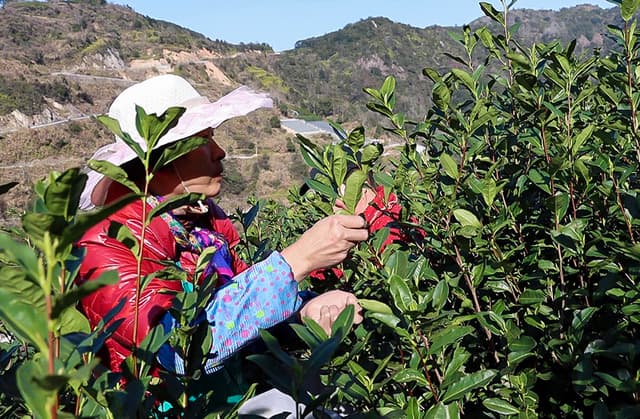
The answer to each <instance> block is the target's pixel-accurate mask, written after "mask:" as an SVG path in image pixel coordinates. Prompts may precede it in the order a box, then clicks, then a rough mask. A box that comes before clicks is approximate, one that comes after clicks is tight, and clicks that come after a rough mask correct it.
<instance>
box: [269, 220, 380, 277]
mask: <svg viewBox="0 0 640 419" xmlns="http://www.w3.org/2000/svg"><path fill="white" fill-rule="evenodd" d="M368 237H369V232H368V231H367V222H366V221H365V220H364V219H363V218H362V217H360V216H357V215H332V216H329V217H326V218H323V219H322V220H320V221H318V222H317V223H315V224H314V225H313V226H312V227H311V228H310V229H309V230H307V231H306V232H305V233H304V234H303V235H302V236H300V238H299V239H298V240H297V241H296V242H295V243H293V244H292V245H291V246H289V247H287V248H286V249H284V250H283V251H282V252H280V254H281V255H282V257H283V258H284V259H285V260H286V261H287V263H288V264H289V266H291V270H292V271H293V277H294V278H295V279H296V281H301V280H302V279H304V278H305V277H306V276H307V275H308V274H309V273H310V272H313V271H315V270H316V269H321V268H328V267H330V266H333V265H336V264H338V263H340V262H342V261H343V260H344V259H345V258H346V257H347V254H348V253H349V250H350V249H351V248H352V247H353V246H355V245H356V244H357V243H359V242H361V241H363V240H366V239H367V238H368Z"/></svg>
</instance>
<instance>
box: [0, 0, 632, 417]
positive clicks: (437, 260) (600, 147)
mask: <svg viewBox="0 0 640 419" xmlns="http://www.w3.org/2000/svg"><path fill="white" fill-rule="evenodd" d="M505 4H506V1H505V2H503V5H505ZM482 7H483V11H484V12H485V14H486V15H487V17H488V18H489V19H490V20H491V22H493V23H492V25H497V26H496V27H497V28H498V30H496V31H493V30H491V29H488V28H487V27H486V26H478V27H475V28H473V27H471V26H467V27H464V28H462V29H461V33H460V34H459V36H458V39H459V44H460V50H461V51H462V52H461V53H459V54H457V55H456V54H454V53H451V57H450V58H451V60H452V61H453V62H455V63H457V64H456V65H455V66H452V67H451V68H445V69H440V68H429V67H426V68H424V70H423V71H422V74H423V75H424V77H425V78H427V79H428V80H429V81H430V83H431V85H432V89H431V90H432V95H431V97H430V100H431V103H432V104H431V105H429V106H428V107H425V108H424V109H423V110H422V112H420V115H419V117H417V118H415V119H414V118H409V117H407V116H405V113H404V110H401V109H399V104H400V103H401V102H402V101H401V100H400V98H401V95H402V93H401V92H399V91H398V90H397V89H398V83H397V80H396V79H395V78H394V77H391V76H389V77H386V78H385V79H384V81H383V82H382V83H380V84H378V85H375V86H362V87H363V88H364V93H365V94H366V95H367V97H368V101H367V102H366V103H365V105H366V107H367V108H368V109H369V110H370V111H373V112H374V113H376V114H378V115H380V117H381V118H382V121H383V122H382V128H383V129H384V130H385V131H386V132H387V133H389V134H390V135H393V136H394V138H397V139H398V140H399V141H400V142H401V144H402V150H401V153H400V154H399V155H398V156H396V157H393V158H392V159H391V160H390V161H387V160H385V159H383V158H382V155H381V153H382V152H383V151H384V150H383V147H382V146H381V145H376V144H367V143H366V141H365V140H366V135H365V133H366V130H365V129H364V128H362V127H357V128H355V129H351V130H349V129H346V130H345V132H344V134H345V137H346V140H345V141H344V142H343V143H339V144H332V143H326V144H318V143H317V142H316V141H312V140H310V139H308V138H304V137H298V140H299V144H300V148H301V152H302V157H303V159H304V161H305V163H306V164H307V165H308V166H309V167H310V168H313V169H314V173H315V175H314V178H313V179H309V180H308V185H309V186H310V191H309V192H307V193H306V194H304V195H302V196H301V195H300V194H299V192H298V191H297V188H296V189H292V190H291V193H290V199H289V202H288V203H287V204H286V205H284V204H282V203H280V202H276V201H275V200H260V201H257V202H256V201H252V204H254V205H253V206H252V207H251V208H249V209H248V210H246V211H244V210H238V211H237V212H236V213H235V214H234V216H235V218H236V221H237V222H238V224H239V225H241V226H242V239H241V243H240V245H239V249H241V251H242V252H243V256H244V257H245V258H246V259H247V260H252V261H253V260H259V259H261V258H263V257H264V256H265V255H266V254H267V253H268V252H269V251H270V250H271V249H277V248H282V247H283V246H284V245H286V244H289V243H290V242H291V241H292V240H294V238H295V237H296V236H297V235H298V234H299V233H300V232H301V231H302V230H303V229H304V227H305V226H308V225H309V224H310V223H312V222H313V221H315V220H317V219H319V218H321V217H322V216H323V215H324V214H326V213H329V212H331V211H332V204H333V203H334V202H335V200H336V199H337V198H341V199H343V201H344V202H345V203H346V207H347V210H348V211H353V208H354V207H355V202H357V200H358V198H359V196H360V194H361V188H362V186H363V184H364V183H365V181H366V179H367V178H368V175H369V174H371V175H372V176H373V177H374V179H375V180H376V182H378V183H379V184H381V185H383V186H384V187H385V188H386V189H387V190H388V191H389V192H394V194H395V195H396V196H397V198H398V200H399V203H400V204H401V206H402V208H403V211H402V213H401V215H400V227H402V228H405V229H406V230H407V233H408V234H409V236H408V239H407V240H404V241H403V242H401V243H394V244H390V245H388V246H386V247H385V248H384V249H382V247H383V243H384V242H385V239H386V237H387V235H388V234H389V231H388V229H382V230H380V231H378V232H376V233H375V234H373V235H372V237H371V238H370V239H369V240H368V241H367V242H365V243H362V244H361V245H359V246H358V248H356V249H355V251H354V252H353V253H352V255H351V257H350V258H349V259H348V260H346V261H345V262H344V263H343V264H342V265H341V266H340V269H341V270H342V272H343V274H344V276H343V278H342V279H341V280H340V282H339V283H335V282H328V281H317V282H314V281H312V280H308V281H307V283H306V285H307V286H308V287H309V289H311V290H323V289H327V288H332V287H340V288H344V289H349V290H352V291H353V292H354V293H355V294H356V295H357V296H358V298H359V299H360V302H361V304H362V306H363V307H364V308H365V321H364V322H363V323H362V324H360V325H358V326H357V327H353V326H352V325H351V320H352V316H353V311H349V310H347V311H345V312H344V314H343V315H341V316H340V317H339V319H338V321H337V323H336V325H335V327H334V328H333V330H332V333H331V336H327V334H326V333H324V331H323V330H322V329H321V328H319V326H318V325H317V324H315V323H313V322H310V321H307V322H305V323H304V324H294V325H292V326H291V327H292V329H293V332H294V333H295V335H296V336H297V337H298V338H299V340H300V342H299V343H300V344H301V348H302V349H298V350H296V351H293V352H287V351H285V350H284V348H285V347H286V346H285V344H291V342H290V341H287V342H278V341H277V340H276V339H275V338H274V337H273V336H272V335H271V334H269V333H268V332H264V333H263V334H262V338H263V341H264V343H265V345H266V347H267V351H266V352H265V353H263V354H257V355H253V356H251V357H249V358H248V361H250V362H253V363H255V364H256V365H258V366H259V367H260V368H261V369H262V370H263V371H264V374H265V375H264V377H262V378H261V379H259V380H258V381H260V384H264V382H263V381H262V379H264V380H265V382H267V383H268V384H269V385H271V386H275V387H277V388H278V389H280V390H282V391H284V392H286V393H288V394H291V395H292V396H293V397H294V399H295V400H298V401H302V402H304V403H306V404H307V406H309V410H311V408H313V407H316V406H324V407H325V408H328V409H331V410H335V411H340V412H342V413H343V414H345V415H347V416H350V417H353V418H359V417H363V416H364V417H389V418H425V419H428V418H460V417H487V418H498V417H500V418H503V417H518V418H536V417H544V418H565V417H575V418H611V417H613V418H629V417H638V416H640V408H639V405H638V400H639V399H640V383H639V380H638V376H639V371H640V356H639V354H640V350H639V349H640V289H638V283H639V281H638V276H639V274H640V244H639V243H638V240H639V235H638V227H639V226H640V198H639V197H640V180H639V178H638V176H637V172H638V167H639V166H640V123H639V120H638V110H639V109H640V99H639V98H640V94H639V93H640V43H639V42H638V40H639V39H638V36H639V35H640V34H639V33H638V32H637V31H636V27H637V21H636V20H635V19H634V17H633V16H634V14H635V12H636V11H637V9H638V7H640V2H638V1H637V0H622V1H621V4H620V7H619V8H617V9H616V13H618V14H619V16H620V17H621V18H622V20H623V21H622V23H621V25H620V26H616V25H612V26H611V27H610V28H609V32H608V36H610V37H611V39H612V40H613V41H615V42H614V47H613V48H612V49H611V50H609V52H608V53H607V54H581V53H580V52H579V51H578V48H577V46H578V42H577V41H571V42H568V43H563V42H560V41H551V42H549V43H540V44H537V45H536V46H534V47H532V48H521V47H520V42H519V41H518V35H517V33H515V32H510V31H509V24H508V22H507V19H506V15H507V12H508V10H501V11H499V10H496V9H494V8H493V7H492V6H491V5H489V4H488V3H482ZM476 54H477V55H476ZM468 57H478V58H484V59H480V60H479V61H475V60H468V59H467V58H468ZM478 62H480V63H482V65H478V64H477V63H478ZM462 63H466V64H464V65H463V64H462ZM485 63H486V64H485ZM494 69H495V70H494ZM408 94H409V95H422V94H423V92H421V91H418V92H409V93H408ZM263 116H264V115H263ZM144 124H147V125H153V124H159V122H158V121H157V120H156V119H154V117H153V116H151V117H149V118H146V119H145V121H144ZM145 126H146V125H145ZM260 129H261V130H265V131H266V130H271V129H275V128H272V127H271V126H264V127H260ZM148 131H153V130H148ZM254 134H257V132H254ZM216 138H217V137H216ZM241 143H243V145H246V146H250V145H252V144H253V145H255V143H251V140H249V139H246V138H245V139H244V140H243V141H241ZM268 163H269V162H267V161H264V160H263V159H262V158H261V159H260V165H261V167H262V168H263V169H264V168H267V167H268ZM348 165H351V166H355V167H356V170H354V171H352V172H347V166H348ZM104 170H105V172H106V174H108V175H109V174H110V175H112V176H113V175H114V174H115V173H116V171H115V170H114V169H113V168H108V167H107V168H105V169H104ZM85 180H86V177H85V176H84V175H83V174H82V173H81V172H80V171H79V170H78V169H77V168H72V169H69V170H66V171H64V172H62V173H60V172H52V173H51V174H50V175H49V176H48V177H47V178H46V179H45V180H43V181H41V182H39V183H38V184H37V185H36V195H37V201H36V205H35V206H34V207H33V210H31V211H29V212H28V213H26V214H25V215H24V217H23V218H22V226H21V228H16V229H13V230H11V231H10V232H7V233H0V278H4V280H3V281H0V319H1V320H2V323H1V325H0V333H2V335H3V336H4V337H7V336H8V337H10V338H9V339H4V340H2V341H1V342H0V350H1V351H2V352H0V354H1V355H2V356H1V357H0V362H1V364H0V366H2V368H1V369H0V376H1V377H2V380H0V386H3V392H1V393H0V408H2V409H3V410H2V411H0V412H2V413H3V414H4V413H7V414H11V413H13V414H31V415H33V416H37V417H42V418H57V417H63V416H65V415H66V416H68V415H72V414H73V415H75V416H78V417H86V416H92V417H96V416H97V417H165V416H166V417H206V415H209V417H234V415H235V414H236V409H237V408H238V406H239V405H240V404H241V403H242V402H243V400H240V401H238V404H237V405H236V406H234V407H232V408H230V409H229V410H227V411H224V412H210V411H207V410H206V407H205V406H204V405H203V404H200V403H199V402H194V403H192V399H191V398H190V397H189V396H190V395H192V394H193V393H192V386H193V385H197V382H198V379H199V377H200V373H201V371H200V368H201V366H202V365H203V354H202V353H201V347H202V345H201V343H202V341H204V340H206V339H208V338H210V336H209V335H208V334H207V333H203V334H199V333H197V331H194V330H193V329H192V328H190V327H183V328H181V329H179V330H178V331H175V332H173V333H172V335H171V336H165V335H164V333H152V334H151V335H150V336H149V338H148V339H147V340H146V341H145V342H143V344H142V345H141V346H140V347H139V348H134V354H133V355H132V356H131V357H130V358H129V359H128V360H127V362H126V363H125V365H124V372H123V375H119V374H115V373H113V372H110V371H105V370H104V369H101V368H99V367H98V361H97V359H96V354H97V353H98V350H99V347H100V346H101V344H102V342H103V341H104V339H105V338H107V337H108V336H109V335H110V334H111V333H113V330H112V328H110V327H108V326H106V327H101V328H98V330H93V331H92V330H88V327H87V322H86V319H84V317H83V316H82V314H81V313H79V312H78V311H77V310H76V308H75V307H76V302H77V301H78V299H79V298H81V296H82V295H84V294H86V293H89V292H91V291H92V290H91V289H90V287H89V286H86V284H85V286H82V287H75V286H72V285H71V284H73V279H74V278H75V275H77V270H76V267H77V265H78V263H77V258H79V257H82V255H81V254H78V253H77V252H74V251H73V248H72V244H73V242H74V240H75V239H76V238H77V237H79V235H80V234H82V233H83V232H84V231H85V230H86V229H87V228H90V227H91V226H92V225H93V224H94V223H96V222H98V221H99V220H101V219H102V218H103V217H104V216H106V215H107V214H108V213H109V212H111V211H114V210H115V209H116V208H115V207H111V208H105V209H103V210H101V211H98V212H93V213H79V212H77V204H78V199H79V195H80V191H81V190H82V187H83V182H84V181H85ZM13 187H15V185H14V184H11V183H0V194H2V193H5V192H6V191H7V190H10V189H11V188H13ZM138 198H140V197H138ZM121 204H122V203H121ZM179 204H180V202H178V203H175V205H179ZM117 205H120V204H117ZM117 205H116V207H117ZM163 205H167V206H169V205H172V202H170V201H165V203H163ZM155 211H158V208H156V210H155ZM140 222H141V223H148V222H149V219H143V220H140ZM113 236H114V237H119V238H122V239H123V242H127V243H129V244H130V248H131V250H132V252H134V254H136V255H138V262H139V263H140V262H141V259H140V255H141V254H142V253H141V248H142V246H141V245H140V244H139V243H135V242H134V241H133V240H131V234H130V233H128V232H127V229H126V227H124V226H121V225H118V226H113ZM205 257H206V255H205ZM175 274H176V272H175V270H171V269H168V270H167V272H166V275H169V276H170V275H175ZM177 278H178V279H179V277H177ZM115 279H116V278H115V275H109V274H106V275H104V277H102V278H101V279H100V280H99V281H98V282H99V283H98V284H97V285H99V286H104V285H107V284H111V283H113V282H114V281H115ZM139 280H140V282H141V284H142V283H144V278H139ZM95 284H96V283H94V285H95ZM209 298H211V292H210V290H209V289H202V288H200V287H198V286H194V290H193V291H191V292H185V293H178V295H177V296H176V306H175V307H174V309H175V311H176V313H180V315H181V316H182V317H181V319H182V320H183V321H182V322H181V323H182V324H185V325H188V324H189V321H190V319H193V318H195V317H196V316H198V315H199V313H200V312H201V310H202V307H203V306H204V304H206V302H207V301H208V299H209ZM185 307H189V309H185ZM165 339H172V340H173V342H178V343H179V344H180V348H182V349H183V350H184V353H186V354H188V356H185V357H184V359H185V360H186V361H185V362H186V366H185V368H186V371H188V373H187V374H185V375H180V376H178V377H170V376H164V375H162V376H160V377H152V376H151V375H150V374H149V366H150V365H151V363H152V362H153V357H152V356H151V354H153V353H154V352H155V350H157V348H158V347H159V346H160V345H161V344H162V343H163V341H164V340H165ZM123 377H126V379H127V380H128V384H127V385H126V386H123V385H122V378H123ZM317 377H319V378H320V380H321V382H322V384H323V386H317V387H314V388H313V389H309V388H308V387H307V386H306V385H305V383H308V382H309V380H310V379H311V378H313V379H316V378H317ZM254 389H255V387H254V388H252V389H250V391H249V392H247V394H246V395H245V397H249V396H250V395H251V394H252V391H253V390H254ZM212 391H213V390H211V389H206V390H205V395H206V397H205V398H204V400H206V399H207V398H211V397H212V396H213V393H212ZM199 395H201V393H200V394H199ZM159 400H165V401H170V402H171V407H170V410H166V409H164V410H162V411H161V409H160V408H159V406H160V404H159ZM198 400H199V401H202V400H203V398H200V399H198ZM306 413H308V412H305V413H304V414H306Z"/></svg>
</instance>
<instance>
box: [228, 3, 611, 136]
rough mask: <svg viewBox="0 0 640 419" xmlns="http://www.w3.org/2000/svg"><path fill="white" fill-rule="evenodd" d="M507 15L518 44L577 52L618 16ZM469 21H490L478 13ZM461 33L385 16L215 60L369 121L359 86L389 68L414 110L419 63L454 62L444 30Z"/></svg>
mask: <svg viewBox="0 0 640 419" xmlns="http://www.w3.org/2000/svg"><path fill="white" fill-rule="evenodd" d="M476 7H478V10H479V11H480V8H479V6H476ZM508 16H509V17H508V19H509V22H510V24H512V25H516V26H519V27H518V30H517V32H516V35H515V39H517V40H518V42H520V43H521V44H522V45H523V46H524V47H528V46H530V45H532V44H533V43H534V42H549V41H551V40H559V41H560V42H562V43H565V44H566V43H568V42H570V41H571V40H573V39H577V41H578V42H577V51H578V52H579V53H592V51H593V50H594V49H601V50H602V52H603V53H606V51H607V49H608V48H609V44H608V40H607V38H606V37H605V35H604V34H605V33H606V25H607V24H621V22H622V21H621V19H620V17H619V12H618V10H617V9H616V8H611V9H601V8H599V7H597V6H588V5H583V6H577V7H572V8H564V9H561V10H560V11H551V10H527V9H515V10H512V11H510V13H509V15H508ZM470 26H471V28H472V29H476V28H479V27H480V26H488V27H489V28H492V27H493V25H491V21H490V20H489V18H486V17H485V18H481V19H477V20H476V21H473V22H471V23H470ZM494 29H495V28H494ZM461 32H462V28H461V27H453V28H452V27H441V26H430V27H426V28H416V27H412V26H409V25H405V24H402V23H396V22H393V21H391V20H389V19H387V18H385V17H370V18H367V19H363V20H361V21H359V22H356V23H353V24H350V25H347V26H345V27H344V28H343V29H341V30H339V31H335V32H332V33H329V34H326V35H324V36H320V37H316V38H310V39H306V40H302V41H298V43H297V44H296V46H295V48H294V49H293V50H291V51H286V52H284V53H282V54H278V55H273V54H269V55H267V54H262V55H255V56H250V57H242V58H238V57H233V58H223V59H220V66H221V68H222V69H223V70H224V71H225V72H226V73H227V74H228V75H229V76H230V77H232V78H234V79H237V80H242V81H243V82H249V83H251V82H258V83H260V82H261V83H262V85H263V86H264V87H265V88H269V89H271V90H277V91H278V93H279V94H280V95H281V97H282V98H283V99H284V101H285V102H288V103H290V104H294V106H296V110H297V111H299V112H301V113H303V114H304V113H311V114H317V115H319V116H322V117H328V118H332V119H335V120H338V121H348V120H354V119H355V120H358V121H363V122H365V123H367V124H369V125H371V126H374V125H375V119H373V116H372V115H371V114H370V113H368V112H367V111H366V109H365V106H364V104H365V101H366V100H367V97H366V95H365V94H364V93H363V92H362V88H363V87H378V86H380V84H381V83H382V81H383V80H384V78H385V77H386V76H387V75H389V74H392V75H394V76H395V77H396V78H397V80H398V91H399V92H401V93H403V92H404V93H408V92H411V93H410V94H403V95H401V99H400V101H399V102H398V108H399V109H401V110H403V111H404V112H405V113H407V114H408V115H410V116H413V117H418V116H420V114H421V113H422V112H423V110H424V109H425V106H427V104H428V103H429V98H430V96H431V89H430V87H431V82H428V81H427V79H426V77H424V76H422V69H423V68H425V67H430V68H433V69H435V70H444V69H448V68H452V67H455V66H458V65H459V64H458V63H457V62H456V61H454V60H453V59H452V58H451V57H450V56H449V55H454V56H456V55H458V56H463V49H462V47H461V46H460V44H459V43H458V42H456V41H455V40H454V38H453V37H452V36H451V34H452V33H458V34H459V33H461ZM447 54H449V55H447ZM274 80H278V81H279V82H278V83H277V84H275V83H273V81H274ZM274 85H275V86H274Z"/></svg>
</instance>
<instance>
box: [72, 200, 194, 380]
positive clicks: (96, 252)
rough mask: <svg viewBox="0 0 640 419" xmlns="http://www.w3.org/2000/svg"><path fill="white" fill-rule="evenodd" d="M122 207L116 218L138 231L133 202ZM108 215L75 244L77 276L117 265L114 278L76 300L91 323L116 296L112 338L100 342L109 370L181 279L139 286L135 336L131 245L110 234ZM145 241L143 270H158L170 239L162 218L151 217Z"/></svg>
mask: <svg viewBox="0 0 640 419" xmlns="http://www.w3.org/2000/svg"><path fill="white" fill-rule="evenodd" d="M132 205H133V207H126V208H125V209H124V211H123V212H122V213H121V214H120V215H122V217H120V218H119V219H118V220H117V221H118V222H121V223H122V224H124V225H126V226H127V227H129V229H130V230H131V231H132V233H133V234H134V236H137V237H140V235H141V232H142V225H141V223H140V221H139V215H137V217H136V216H135V214H136V213H137V214H139V213H138V212H136V210H135V207H136V204H132ZM109 224H110V222H109V220H105V221H103V222H102V223H99V224H97V225H96V226H94V227H93V228H92V229H90V230H89V231H87V233H86V234H85V235H84V237H83V238H82V239H81V240H80V241H79V243H78V246H79V247H81V248H84V249H85V257H84V259H83V261H82V265H81V268H80V282H83V281H90V280H93V279H95V278H97V277H99V276H100V275H101V274H102V273H103V272H106V271H111V270H116V271H118V277H119V281H118V283H116V284H114V285H110V286H106V287H103V288H101V289H99V290H98V291H96V292H94V293H92V294H91V295H89V296H87V297H85V298H83V299H82V301H81V308H82V310H83V311H84V313H85V314H86V316H87V317H88V319H89V322H90V324H91V326H92V327H95V326H96V325H98V323H99V322H100V321H101V320H102V319H103V318H104V317H105V316H107V314H108V313H110V312H111V311H112V310H113V309H114V308H115V307H116V306H117V305H118V304H119V303H120V302H121V301H124V305H123V307H122V309H121V310H120V311H119V312H118V313H117V314H116V315H115V317H114V318H113V320H112V322H122V323H121V324H120V326H119V327H118V328H117V330H116V332H115V334H114V335H113V336H112V338H111V339H108V340H107V342H106V343H105V345H106V347H107V350H108V352H109V363H110V366H111V368H112V369H113V370H119V364H120V362H121V361H122V360H124V358H126V357H127V356H128V355H129V353H130V350H131V348H132V347H133V343H134V341H135V343H136V344H138V343H140V342H142V340H143V339H144V338H145V336H146V335H147V334H148V332H149V331H150V329H151V328H152V327H153V326H155V325H157V324H158V322H159V320H160V318H161V317H162V315H164V313H165V311H166V310H167V309H168V308H169V307H170V306H171V304H172V299H173V296H172V293H171V292H169V293H167V291H180V290H181V289H182V286H181V283H180V281H177V280H165V279H159V278H153V279H152V280H151V281H150V282H149V283H148V285H147V286H146V287H145V288H144V290H143V291H142V293H141V295H140V298H139V302H138V303H139V304H138V325H137V333H136V336H135V338H134V336H133V334H134V324H135V311H136V310H135V306H136V299H135V295H136V288H137V286H138V285H137V278H138V272H137V269H138V265H137V262H136V257H135V256H134V254H133V253H132V251H131V250H130V249H129V248H128V247H127V246H125V245H124V244H123V243H121V242H120V241H118V240H116V239H115V238H112V237H109V234H108V229H109ZM145 236H146V238H145V246H144V254H143V260H142V263H141V273H142V275H143V276H144V275H147V274H150V273H153V272H157V271H159V270H160V269H162V268H163V265H162V264H161V263H160V261H163V260H172V259H173V258H174V256H175V245H174V241H173V238H172V236H171V233H170V232H169V230H168V228H167V227H166V224H165V223H164V221H162V220H161V219H159V218H156V219H154V220H153V221H152V222H151V225H150V226H148V228H147V229H146V231H145Z"/></svg>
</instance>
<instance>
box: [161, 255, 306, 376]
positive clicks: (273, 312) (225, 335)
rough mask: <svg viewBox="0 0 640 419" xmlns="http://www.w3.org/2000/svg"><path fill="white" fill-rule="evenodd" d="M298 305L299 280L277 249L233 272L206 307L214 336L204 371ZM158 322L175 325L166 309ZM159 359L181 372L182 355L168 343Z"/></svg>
mask: <svg viewBox="0 0 640 419" xmlns="http://www.w3.org/2000/svg"><path fill="white" fill-rule="evenodd" d="M301 305H302V299H301V298H300V297H299V296H298V284H297V282H296V281H295V280H294V279H293V273H292V272H291V268H290V267H289V265H288V264H287V262H286V261H285V260H284V258H283V257H282V256H281V255H280V253H278V252H273V253H272V254H271V255H270V256H269V257H268V258H267V259H265V260H263V261H262V262H260V263H257V264H255V265H253V266H251V267H250V268H249V269H247V270H246V271H244V272H242V273H241V274H239V275H237V276H235V277H234V278H233V281H232V282H230V283H228V284H226V285H225V286H223V287H221V288H219V289H218V290H217V291H216V294H215V295H214V297H213V299H212V300H211V301H210V302H209V305H208V307H207V308H206V321H207V322H208V323H209V325H210V327H211V334H212V338H213V339H212V346H211V348H210V349H209V353H210V355H211V358H209V359H208V360H207V362H206V364H205V373H207V374H210V373H212V372H214V371H216V370H217V369H219V367H220V365H221V363H222V362H223V361H224V360H225V359H227V358H228V357H229V356H231V355H233V353H234V352H235V351H237V350H238V349H239V348H241V347H242V346H244V345H245V344H247V343H248V342H250V341H251V340H253V339H255V338H257V337H258V331H259V330H260V329H266V328H269V327H271V326H274V325H276V324H277V323H280V322H282V321H284V320H286V319H287V318H289V317H290V316H291V315H292V314H293V313H295V312H296V311H297V310H298V309H299V308H300V306H301ZM203 320H204V319H203ZM161 323H162V325H163V326H164V330H165V331H169V330H171V329H173V328H175V327H177V326H178V325H177V322H176V320H175V319H174V318H173V317H172V316H171V315H170V314H169V313H167V314H166V315H165V316H164V318H163V319H162V321H161ZM158 361H159V362H160V364H161V365H162V366H163V367H164V368H166V369H167V370H169V371H174V372H177V373H179V374H183V373H184V364H183V361H182V359H181V358H180V357H179V356H178V355H177V354H176V352H175V350H173V349H172V348H171V347H170V346H169V345H163V347H162V349H161V350H160V351H159V352H158Z"/></svg>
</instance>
